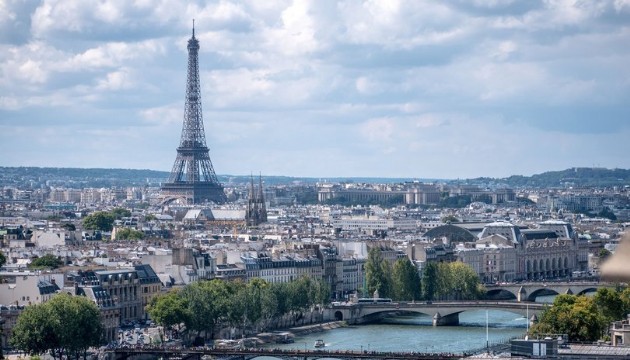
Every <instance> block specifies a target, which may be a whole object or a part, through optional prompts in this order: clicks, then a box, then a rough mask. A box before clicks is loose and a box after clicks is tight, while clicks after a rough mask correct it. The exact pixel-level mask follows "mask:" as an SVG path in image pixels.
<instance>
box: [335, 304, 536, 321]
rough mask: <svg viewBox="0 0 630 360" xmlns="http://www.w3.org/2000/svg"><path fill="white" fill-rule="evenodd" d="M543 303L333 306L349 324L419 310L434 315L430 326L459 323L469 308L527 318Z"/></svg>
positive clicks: (338, 317) (340, 317)
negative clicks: (461, 316) (460, 317)
mask: <svg viewBox="0 0 630 360" xmlns="http://www.w3.org/2000/svg"><path fill="white" fill-rule="evenodd" d="M544 306H545V304H541V303H535V302H516V301H487V300H486V301H483V300H479V301H440V302H436V301H434V302H430V301H428V302H390V303H360V304H355V303H342V304H336V305H333V307H332V311H333V313H334V317H335V320H345V321H347V322H348V323H350V324H364V323H369V322H374V321H376V320H378V319H381V318H383V317H386V316H392V315H405V314H409V313H420V314H425V315H429V316H433V325H435V326H442V325H459V314H460V313H462V312H464V311H471V310H503V311H509V312H513V313H516V314H519V315H522V316H525V317H528V318H530V317H531V316H533V315H537V316H538V315H540V313H541V312H542V310H543V309H544Z"/></svg>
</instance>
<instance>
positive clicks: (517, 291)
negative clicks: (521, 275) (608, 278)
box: [486, 281, 615, 302]
mask: <svg viewBox="0 0 630 360" xmlns="http://www.w3.org/2000/svg"><path fill="white" fill-rule="evenodd" d="M604 287H607V288H615V284H611V283H600V282H595V281H591V282H547V283H542V282H531V283H521V284H502V285H486V289H487V290H488V291H487V293H486V295H487V297H488V298H495V297H501V298H502V299H506V300H516V301H519V302H520V301H535V300H536V297H538V296H543V295H559V294H573V295H582V294H585V293H588V292H594V291H597V289H599V288H604Z"/></svg>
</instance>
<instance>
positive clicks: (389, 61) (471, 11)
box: [0, 0, 630, 178]
mask: <svg viewBox="0 0 630 360" xmlns="http://www.w3.org/2000/svg"><path fill="white" fill-rule="evenodd" d="M193 18H194V19H195V24H196V36H197V38H198V39H199V40H200V46H201V49H200V54H199V59H200V75H201V84H202V102H203V110H204V122H205V128H206V138H207V141H208V145H209V147H210V149H211V150H210V156H211V158H212V161H213V164H214V168H215V170H216V172H217V173H218V174H235V175H246V174H250V173H262V174H264V175H287V176H311V177H334V176H379V177H409V178H470V177H477V176H492V177H504V176H509V175H513V174H522V175H531V174H535V173H540V172H544V171H547V170H561V169H566V168H570V167H574V166H587V167H588V166H600V167H608V168H615V167H619V168H630V156H628V155H629V154H630V66H629V64H630V46H629V44H630V0H610V1H606V0H597V1H569V0H564V1H536V0H528V1H517V0H514V1H510V0H504V1H502V0H487V1H481V0H450V1H417V0H409V1H403V0H400V1H396V0H386V1H385V0H383V1H324V0H313V1H297V0H296V1H258V0H251V1H207V2H204V1H187V2H186V1H181V0H137V1H128V0H116V1H108V0H101V1H91V0H85V1H71V0H43V1H22V0H4V1H1V2H0V165H2V166H58V167H97V168H139V169H154V170H166V171H168V170H170V169H171V167H172V165H173V162H174V160H175V156H176V151H175V148H176V147H177V146H178V144H179V137H180V133H181V126H182V120H183V107H184V95H185V81H186V65H187V52H186V41H187V39H188V38H189V37H190V34H191V26H192V19H193Z"/></svg>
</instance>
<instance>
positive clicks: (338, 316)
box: [335, 310, 343, 321]
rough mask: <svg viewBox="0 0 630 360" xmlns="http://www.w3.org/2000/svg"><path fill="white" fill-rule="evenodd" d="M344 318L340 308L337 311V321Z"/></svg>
mask: <svg viewBox="0 0 630 360" xmlns="http://www.w3.org/2000/svg"><path fill="white" fill-rule="evenodd" d="M342 320H343V313H342V312H341V311H339V310H337V311H335V321H342Z"/></svg>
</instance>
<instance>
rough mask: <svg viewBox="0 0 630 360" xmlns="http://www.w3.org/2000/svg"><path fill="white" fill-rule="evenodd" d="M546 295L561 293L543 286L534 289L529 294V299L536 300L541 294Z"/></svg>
mask: <svg viewBox="0 0 630 360" xmlns="http://www.w3.org/2000/svg"><path fill="white" fill-rule="evenodd" d="M545 295H559V293H558V292H557V291H555V290H552V289H548V288H542V289H537V290H534V291H532V292H531V293H530V294H529V295H527V301H536V298H537V297H539V296H545Z"/></svg>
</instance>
